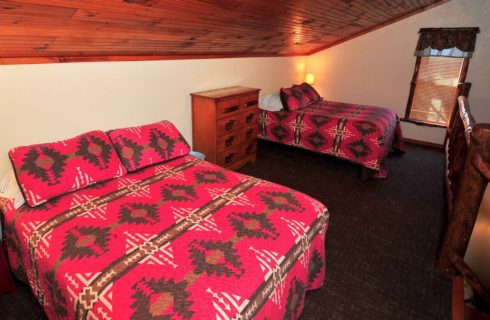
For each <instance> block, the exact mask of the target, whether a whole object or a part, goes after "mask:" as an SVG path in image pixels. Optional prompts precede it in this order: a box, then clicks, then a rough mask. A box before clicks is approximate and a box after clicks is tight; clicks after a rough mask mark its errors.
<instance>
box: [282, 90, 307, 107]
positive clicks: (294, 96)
mask: <svg viewBox="0 0 490 320" xmlns="http://www.w3.org/2000/svg"><path fill="white" fill-rule="evenodd" d="M279 93H280V95H281V101H282V104H283V106H284V109H286V110H287V111H294V110H296V109H299V108H303V107H306V106H307V103H308V100H307V99H306V97H305V96H303V92H302V91H301V90H299V89H298V88H293V87H291V88H281V90H280V91H279Z"/></svg>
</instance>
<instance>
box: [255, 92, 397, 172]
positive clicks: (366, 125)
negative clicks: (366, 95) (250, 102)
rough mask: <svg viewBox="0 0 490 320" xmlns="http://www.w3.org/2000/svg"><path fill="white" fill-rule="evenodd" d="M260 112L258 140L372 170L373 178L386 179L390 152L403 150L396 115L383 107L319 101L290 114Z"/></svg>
mask: <svg viewBox="0 0 490 320" xmlns="http://www.w3.org/2000/svg"><path fill="white" fill-rule="evenodd" d="M259 112H260V114H259V131H258V137H259V138H261V139H265V140H270V141H274V142H279V143H282V144H287V145H291V146H295V147H300V148H303V149H308V150H312V151H316V152H320V153H326V154H329V155H333V156H336V157H338V158H342V159H346V160H350V161H352V162H355V163H358V164H360V165H362V166H364V167H367V168H370V169H373V170H375V171H376V173H375V174H374V175H373V177H375V178H386V176H387V171H386V168H385V163H384V161H385V157H386V156H387V154H388V153H389V152H390V150H391V149H392V148H393V149H396V150H399V151H403V149H404V146H403V135H402V130H401V126H400V121H399V119H398V116H397V115H396V113H395V112H393V111H391V110H389V109H386V108H381V107H375V106H366V105H358V104H348V103H341V102H333V101H327V100H320V101H318V102H315V103H313V104H311V105H308V106H306V107H302V108H299V109H298V110H295V111H293V112H290V111H285V110H281V111H275V112H272V111H265V110H260V111H259Z"/></svg>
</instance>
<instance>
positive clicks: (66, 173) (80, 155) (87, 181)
mask: <svg viewBox="0 0 490 320" xmlns="http://www.w3.org/2000/svg"><path fill="white" fill-rule="evenodd" d="M9 157H10V160H11V161H12V166H13V168H14V171H15V175H16V177H17V181H18V183H19V185H20V188H21V190H22V193H23V194H24V198H25V200H26V202H27V204H28V205H30V206H32V207H35V206H38V205H40V204H42V203H44V202H46V201H48V200H50V199H52V198H55V197H57V196H60V195H62V194H65V193H67V192H70V191H75V190H78V189H81V188H84V187H86V186H88V185H91V184H94V183H97V182H99V181H104V180H109V179H112V178H115V177H119V176H122V175H124V174H126V169H124V167H123V166H122V164H121V161H120V160H119V158H118V156H117V153H116V151H115V150H114V147H113V145H112V144H111V141H110V140H109V137H108V136H107V135H106V134H105V133H104V132H102V131H98V130H97V131H90V132H87V133H84V134H81V135H79V136H76V137H74V138H71V139H67V140H63V141H58V142H51V143H44V144H35V145H30V146H22V147H16V148H13V149H12V150H10V151H9Z"/></svg>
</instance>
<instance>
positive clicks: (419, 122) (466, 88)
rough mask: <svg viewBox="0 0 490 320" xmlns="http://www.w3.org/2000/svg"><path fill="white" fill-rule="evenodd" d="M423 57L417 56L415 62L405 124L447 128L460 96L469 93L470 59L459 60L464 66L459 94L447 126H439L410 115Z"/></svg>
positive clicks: (462, 67) (455, 99)
mask: <svg viewBox="0 0 490 320" xmlns="http://www.w3.org/2000/svg"><path fill="white" fill-rule="evenodd" d="M422 58H423V57H422V56H417V60H416V61H415V69H414V72H413V76H412V81H411V82H410V92H409V95H408V101H407V107H406V108H405V118H404V119H403V121H405V122H411V123H415V124H417V125H421V126H429V127H439V128H447V127H448V126H449V124H450V123H451V119H452V118H453V113H454V110H455V106H456V103H457V99H458V96H459V95H461V94H465V95H467V94H468V91H469V86H467V85H465V80H466V74H467V72H468V65H469V62H470V59H469V58H459V59H463V64H462V66H461V72H460V74H459V80H458V87H457V93H456V96H455V98H454V102H453V103H452V105H451V110H449V115H450V116H449V119H448V121H447V124H439V123H434V122H429V121H424V120H419V119H410V113H411V111H412V103H413V97H414V94H415V87H416V86H417V78H418V75H419V69H420V63H421V61H422ZM445 58H447V59H454V58H451V57H445Z"/></svg>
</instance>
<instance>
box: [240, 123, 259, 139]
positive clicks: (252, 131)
mask: <svg viewBox="0 0 490 320" xmlns="http://www.w3.org/2000/svg"><path fill="white" fill-rule="evenodd" d="M241 135H242V137H243V141H248V140H251V139H254V138H257V126H256V125H252V126H249V127H245V128H243V129H242V130H241Z"/></svg>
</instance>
